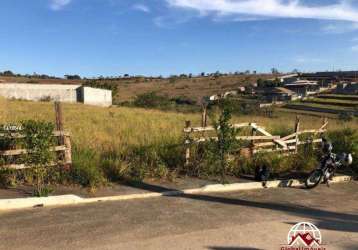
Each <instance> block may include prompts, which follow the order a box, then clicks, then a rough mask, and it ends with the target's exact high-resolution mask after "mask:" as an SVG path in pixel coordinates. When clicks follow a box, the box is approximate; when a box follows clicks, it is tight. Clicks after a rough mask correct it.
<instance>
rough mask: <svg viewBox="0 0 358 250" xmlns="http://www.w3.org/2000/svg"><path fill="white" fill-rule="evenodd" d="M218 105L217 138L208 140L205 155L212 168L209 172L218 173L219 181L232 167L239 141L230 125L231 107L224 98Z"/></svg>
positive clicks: (215, 123) (223, 179)
mask: <svg viewBox="0 0 358 250" xmlns="http://www.w3.org/2000/svg"><path fill="white" fill-rule="evenodd" d="M219 107H220V109H221V114H220V117H219V119H218V120H217V121H215V122H214V127H215V131H216V136H217V140H210V142H209V143H208V148H207V153H206V154H207V157H208V159H209V162H208V163H209V165H210V166H212V167H213V169H211V170H209V173H212V172H214V173H215V172H216V173H218V174H220V176H221V181H222V182H223V183H224V182H225V181H226V172H227V171H228V170H229V169H230V168H232V165H231V163H232V162H233V161H232V159H233V158H232V157H231V156H230V154H232V153H233V152H234V151H237V150H238V148H239V144H240V143H239V141H238V140H236V136H237V133H238V131H237V129H235V128H233V127H231V124H230V120H231V117H232V115H231V113H232V107H231V106H230V105H229V103H228V102H227V101H226V100H220V102H219Z"/></svg>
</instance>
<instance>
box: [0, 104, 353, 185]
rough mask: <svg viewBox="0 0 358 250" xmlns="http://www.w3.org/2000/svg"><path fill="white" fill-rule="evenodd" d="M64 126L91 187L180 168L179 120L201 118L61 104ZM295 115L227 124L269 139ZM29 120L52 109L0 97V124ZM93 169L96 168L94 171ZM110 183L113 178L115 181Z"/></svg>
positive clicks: (78, 171) (307, 124) (311, 121)
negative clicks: (245, 125)
mask: <svg viewBox="0 0 358 250" xmlns="http://www.w3.org/2000/svg"><path fill="white" fill-rule="evenodd" d="M63 115H64V125H65V129H66V130H68V131H69V132H70V133H71V135H72V141H73V144H74V157H73V158H74V162H75V164H74V165H75V166H76V167H75V170H74V171H75V172H74V173H73V176H72V178H75V179H76V181H77V182H78V183H89V185H91V186H95V185H97V183H98V182H101V181H100V180H101V179H102V178H101V176H100V175H102V174H104V175H106V173H108V175H109V176H106V178H109V179H111V178H113V174H116V175H118V176H119V177H118V179H120V178H121V177H123V176H125V177H128V176H129V177H130V178H132V177H134V178H143V177H145V176H147V174H148V173H149V174H152V173H154V175H158V176H159V177H161V176H165V175H167V174H168V173H169V172H170V170H175V171H176V170H177V169H178V168H180V166H181V165H183V162H184V161H183V155H184V154H183V153H184V152H183V151H182V148H181V147H179V148H178V147H177V146H175V145H181V144H182V142H183V128H184V124H185V120H190V121H191V122H192V124H193V126H199V125H200V120H201V115H200V114H199V113H197V114H182V113H175V112H164V111H157V110H147V109H139V108H126V107H119V108H118V107H111V108H101V107H93V106H87V105H82V104H64V105H63ZM295 118H296V115H295V114H293V113H292V114H290V113H276V115H275V117H274V118H268V117H262V116H250V115H244V116H240V117H234V118H233V122H255V123H257V124H259V125H261V126H263V127H265V128H266V129H267V130H268V131H270V132H272V134H274V135H277V134H280V135H287V134H289V133H290V132H292V131H293V129H294V123H295ZM27 119H35V120H45V121H54V120H55V114H54V105H53V103H50V102H29V101H15V100H5V99H1V98H0V124H2V123H14V122H19V121H21V120H27ZM321 125H322V119H320V118H318V117H312V116H307V115H302V116H301V129H314V128H319V127H320V126H321ZM328 128H329V130H330V131H335V130H342V129H344V128H351V129H353V130H357V128H358V123H357V119H354V120H353V121H351V122H340V121H339V120H333V119H331V120H330V123H329V127H328ZM97 165H98V168H96V166H97ZM114 179H117V177H115V178H114Z"/></svg>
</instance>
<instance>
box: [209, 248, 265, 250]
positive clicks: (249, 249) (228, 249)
mask: <svg viewBox="0 0 358 250" xmlns="http://www.w3.org/2000/svg"><path fill="white" fill-rule="evenodd" d="M208 249H211V250H262V249H259V248H252V247H208Z"/></svg>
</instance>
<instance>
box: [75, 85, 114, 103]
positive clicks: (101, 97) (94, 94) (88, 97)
mask: <svg viewBox="0 0 358 250" xmlns="http://www.w3.org/2000/svg"><path fill="white" fill-rule="evenodd" d="M77 91H79V92H80V96H81V100H80V101H81V102H83V103H84V104H89V105H96V106H103V107H109V106H111V105H112V91H111V90H106V89H95V88H90V87H83V86H82V87H80V88H79V89H78V90H77Z"/></svg>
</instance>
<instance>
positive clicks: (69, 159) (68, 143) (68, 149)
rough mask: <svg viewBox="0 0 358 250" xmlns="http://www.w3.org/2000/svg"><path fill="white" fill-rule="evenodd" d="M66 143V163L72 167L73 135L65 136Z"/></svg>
mask: <svg viewBox="0 0 358 250" xmlns="http://www.w3.org/2000/svg"><path fill="white" fill-rule="evenodd" d="M64 144H65V146H66V151H65V165H66V167H70V166H71V165H72V146H71V137H70V136H65V137H64Z"/></svg>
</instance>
